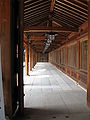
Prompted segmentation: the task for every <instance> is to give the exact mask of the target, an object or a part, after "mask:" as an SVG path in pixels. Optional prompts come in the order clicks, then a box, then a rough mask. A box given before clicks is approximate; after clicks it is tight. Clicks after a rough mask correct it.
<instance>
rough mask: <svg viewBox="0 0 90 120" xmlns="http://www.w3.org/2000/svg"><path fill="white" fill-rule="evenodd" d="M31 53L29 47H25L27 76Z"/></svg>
mask: <svg viewBox="0 0 90 120" xmlns="http://www.w3.org/2000/svg"><path fill="white" fill-rule="evenodd" d="M28 62H29V51H28V45H27V46H26V47H25V74H26V75H29V65H28Z"/></svg>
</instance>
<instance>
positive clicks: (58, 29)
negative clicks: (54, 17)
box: [24, 26, 78, 32]
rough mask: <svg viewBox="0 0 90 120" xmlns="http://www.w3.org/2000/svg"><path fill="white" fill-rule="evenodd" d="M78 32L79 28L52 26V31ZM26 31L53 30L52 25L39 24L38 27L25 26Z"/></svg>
mask: <svg viewBox="0 0 90 120" xmlns="http://www.w3.org/2000/svg"><path fill="white" fill-rule="evenodd" d="M72 31H73V32H77V31H78V29H74V28H72V29H69V28H68V29H67V28H62V27H52V32H72ZM24 32H51V27H46V26H38V27H34V26H33V27H26V28H24Z"/></svg>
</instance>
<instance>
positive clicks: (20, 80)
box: [18, 0, 24, 113]
mask: <svg viewBox="0 0 90 120" xmlns="http://www.w3.org/2000/svg"><path fill="white" fill-rule="evenodd" d="M18 2H19V3H18V4H19V10H18V11H19V19H18V27H19V28H18V37H19V38H18V67H19V68H18V92H19V112H20V113H23V111H24V93H23V38H24V36H23V35H24V33H23V31H24V28H23V11H24V1H23V0H20V1H18Z"/></svg>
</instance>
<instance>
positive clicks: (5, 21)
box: [0, 0, 12, 116]
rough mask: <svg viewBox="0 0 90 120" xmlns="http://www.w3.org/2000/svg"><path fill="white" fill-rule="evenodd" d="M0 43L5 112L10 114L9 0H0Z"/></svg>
mask: <svg viewBox="0 0 90 120" xmlns="http://www.w3.org/2000/svg"><path fill="white" fill-rule="evenodd" d="M0 44H1V59H2V80H3V91H4V104H5V113H6V114H7V115H9V116H10V115H11V114H12V92H11V39H10V0H6V1H3V0H1V1H0Z"/></svg>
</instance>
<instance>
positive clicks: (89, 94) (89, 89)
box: [87, 0, 90, 107]
mask: <svg viewBox="0 0 90 120" xmlns="http://www.w3.org/2000/svg"><path fill="white" fill-rule="evenodd" d="M87 104H88V106H89V107H90V0H88V83H87Z"/></svg>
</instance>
